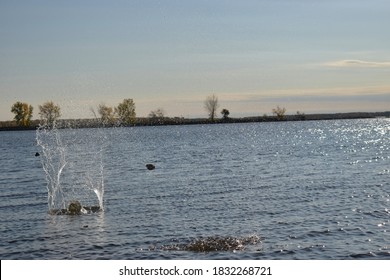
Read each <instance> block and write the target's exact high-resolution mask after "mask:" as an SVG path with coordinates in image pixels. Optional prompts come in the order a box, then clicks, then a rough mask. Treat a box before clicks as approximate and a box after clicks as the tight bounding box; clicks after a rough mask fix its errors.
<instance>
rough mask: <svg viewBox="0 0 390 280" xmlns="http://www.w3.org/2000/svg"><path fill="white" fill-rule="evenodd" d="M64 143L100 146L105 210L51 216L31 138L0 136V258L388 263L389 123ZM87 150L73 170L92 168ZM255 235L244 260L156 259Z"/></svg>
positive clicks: (127, 133) (202, 129)
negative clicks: (198, 243)
mask: <svg viewBox="0 0 390 280" xmlns="http://www.w3.org/2000/svg"><path fill="white" fill-rule="evenodd" d="M61 133H62V134H63V135H64V137H66V135H67V134H68V136H69V135H71V137H70V138H71V139H73V142H72V143H76V142H77V141H79V140H80V141H81V142H80V143H85V141H84V140H83V139H88V143H90V145H87V146H89V147H90V146H94V145H95V146H96V145H97V144H96V143H101V140H102V138H101V137H103V138H104V145H103V146H104V149H103V150H102V153H103V165H104V166H103V167H104V169H103V170H104V186H105V193H104V207H105V211H104V212H100V213H95V214H90V215H81V216H67V215H62V216H53V215H49V214H48V197H47V189H46V184H47V183H46V180H45V173H44V171H43V168H42V163H41V160H42V158H41V157H35V156H34V155H35V153H36V152H37V151H40V148H39V147H38V146H37V145H36V135H35V132H34V131H16V132H0V152H1V154H2V157H1V158H0V190H1V191H0V218H1V225H0V236H1V237H0V238H1V239H0V257H1V259H390V248H389V246H390V233H389V230H390V228H389V222H390V185H389V182H390V121H389V120H388V119H372V120H337V121H306V122H280V123H253V124H226V125H189V126H185V125H183V126H164V127H134V128H115V129H111V128H107V129H103V130H102V129H100V130H96V129H78V130H62V131H61ZM102 135H103V136H102ZM83 141H84V142H83ZM64 145H65V146H66V143H65V144H64ZM80 145H81V144H80ZM99 145H100V144H99ZM84 150H85V151H86V152H85V153H84V152H83V151H84ZM87 150H88V149H80V151H79V152H78V153H77V156H76V155H75V156H74V157H73V159H69V161H74V162H75V163H76V162H77V165H78V166H86V168H89V169H93V168H96V169H98V168H100V163H99V162H96V163H95V164H94V162H93V161H92V163H91V160H90V159H91V155H89V156H88V152H87ZM147 163H153V164H154V165H155V166H156V169H155V170H153V171H149V170H147V169H146V167H145V164H147ZM68 172H71V171H70V169H69V170H68ZM72 172H74V174H73V175H72V176H73V178H76V176H75V174H76V173H75V171H72ZM91 174H94V173H93V172H92V170H91ZM80 176H81V175H80ZM75 181H77V182H79V181H82V179H80V178H76V179H75ZM252 235H255V236H258V237H260V238H261V242H259V243H257V244H255V245H249V246H247V247H246V248H245V249H244V250H241V251H217V252H208V253H199V252H189V251H184V250H163V248H164V246H169V245H172V244H178V243H180V244H185V243H186V242H189V241H191V240H193V239H194V238H207V237H210V236H233V237H237V238H239V237H248V236H252Z"/></svg>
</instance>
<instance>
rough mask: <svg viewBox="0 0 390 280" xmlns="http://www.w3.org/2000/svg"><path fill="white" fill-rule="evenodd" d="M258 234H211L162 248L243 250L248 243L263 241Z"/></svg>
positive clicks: (254, 243)
mask: <svg viewBox="0 0 390 280" xmlns="http://www.w3.org/2000/svg"><path fill="white" fill-rule="evenodd" d="M261 240H262V239H261V238H260V237H259V236H257V235H251V236H248V237H244V238H237V237H232V236H211V237H201V238H196V239H194V240H192V241H190V242H189V243H187V244H182V243H181V244H180V243H179V244H173V245H163V246H161V247H160V249H161V250H178V251H192V252H215V251H243V250H245V248H246V246H248V245H256V244H257V243H259V242H261Z"/></svg>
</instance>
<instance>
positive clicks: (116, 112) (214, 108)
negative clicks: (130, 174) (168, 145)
mask: <svg viewBox="0 0 390 280" xmlns="http://www.w3.org/2000/svg"><path fill="white" fill-rule="evenodd" d="M219 107H220V104H219V99H218V97H217V96H216V95H215V94H213V95H210V96H208V97H207V98H206V99H205V101H204V109H205V110H206V112H207V116H208V121H209V122H216V121H217V115H218V109H219ZM135 108H136V107H135V103H134V100H133V99H131V98H128V99H124V100H123V101H122V102H120V103H119V104H118V105H117V106H116V107H112V106H108V105H106V104H104V103H101V104H99V105H98V106H97V108H96V109H94V108H91V112H92V113H93V115H94V117H95V120H96V121H97V122H99V124H100V125H101V126H121V125H123V126H128V125H134V124H136V122H137V117H136V112H135ZM38 109H39V112H38V115H39V117H40V119H39V125H42V126H46V127H49V128H50V127H53V126H54V125H55V124H56V123H57V122H58V120H59V118H60V117H61V108H60V106H59V105H58V104H55V103H54V102H53V101H47V102H45V103H44V104H42V105H39V106H38ZM33 110H34V108H33V106H31V105H30V104H28V103H26V102H20V101H18V102H15V103H14V104H13V105H12V107H11V112H12V113H14V114H15V117H14V121H15V122H16V125H17V126H19V127H30V126H32V116H33ZM220 113H221V118H220V119H219V120H218V122H220V121H225V122H227V121H230V120H231V119H230V117H229V115H230V111H229V110H228V109H226V108H223V109H222V110H221V111H220ZM272 113H273V114H274V116H275V119H276V120H285V116H286V115H285V113H286V109H285V108H284V107H279V106H277V107H276V108H274V109H272ZM297 116H299V118H298V119H304V118H305V115H304V114H303V113H300V112H297ZM267 118H268V117H267V115H264V116H263V119H267ZM178 119H179V118H167V117H166V115H165V111H164V109H162V108H158V109H156V110H153V111H151V112H150V113H149V115H148V117H147V121H146V120H145V119H144V118H143V119H142V118H139V120H141V121H140V122H141V123H142V124H164V123H172V122H173V123H178ZM36 123H37V121H34V125H36Z"/></svg>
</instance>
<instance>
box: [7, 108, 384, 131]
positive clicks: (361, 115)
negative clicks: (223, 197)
mask: <svg viewBox="0 0 390 280" xmlns="http://www.w3.org/2000/svg"><path fill="white" fill-rule="evenodd" d="M373 118H390V111H385V112H352V113H333V114H299V115H298V114H297V115H286V116H285V118H284V119H283V120H278V119H277V117H275V116H266V115H264V116H256V117H242V118H226V119H223V118H219V119H215V120H214V121H211V120H210V119H207V118H180V117H174V118H170V117H164V118H137V119H136V121H135V124H133V125H131V126H164V125H192V124H223V123H256V122H285V121H319V120H342V119H373ZM39 122H40V121H39V120H33V121H31V124H30V126H18V125H16V122H15V121H0V131H18V130H36V129H37V128H38V127H39ZM58 123H59V127H60V128H67V127H69V128H95V127H102V125H101V122H100V121H99V119H68V120H59V121H58ZM104 127H115V124H111V125H105V126H104Z"/></svg>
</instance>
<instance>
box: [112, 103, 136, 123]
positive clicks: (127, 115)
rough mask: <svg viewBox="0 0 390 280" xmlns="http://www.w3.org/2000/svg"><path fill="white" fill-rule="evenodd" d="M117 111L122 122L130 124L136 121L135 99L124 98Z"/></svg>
mask: <svg viewBox="0 0 390 280" xmlns="http://www.w3.org/2000/svg"><path fill="white" fill-rule="evenodd" d="M115 112H116V113H117V114H118V118H119V121H120V123H121V124H124V125H129V124H134V123H135V120H136V114H135V104H134V101H133V99H130V98H129V99H124V100H123V102H122V103H119V105H118V107H116V108H115Z"/></svg>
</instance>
